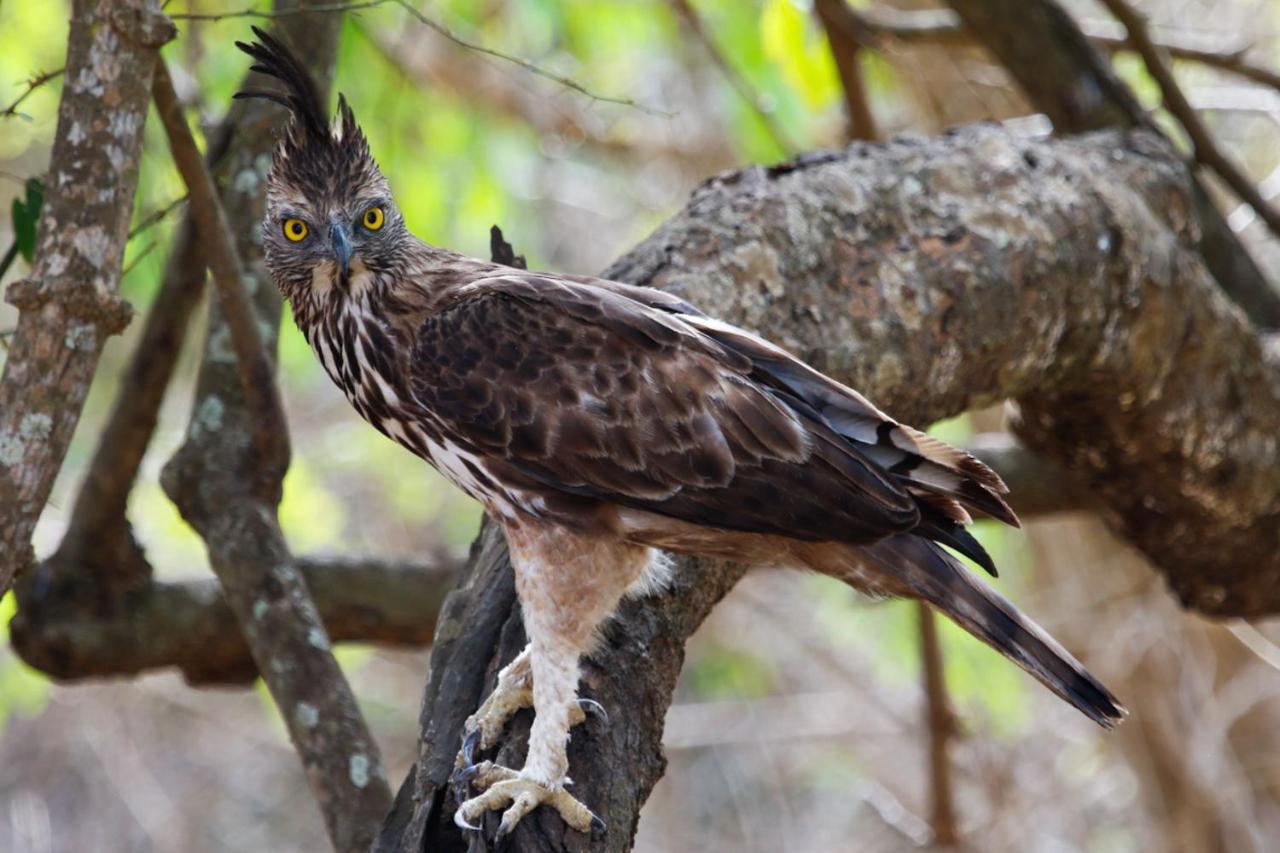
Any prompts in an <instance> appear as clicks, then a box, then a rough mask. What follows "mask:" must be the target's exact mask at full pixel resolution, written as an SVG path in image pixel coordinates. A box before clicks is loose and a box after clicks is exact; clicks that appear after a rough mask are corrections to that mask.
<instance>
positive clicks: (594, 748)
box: [376, 127, 1280, 851]
mask: <svg viewBox="0 0 1280 853" xmlns="http://www.w3.org/2000/svg"><path fill="white" fill-rule="evenodd" d="M975 163H981V164H982V168H981V169H976V168H974V165H973V164H975ZM1046 187H1052V190H1053V191H1052V192H1046ZM1191 195H1192V189H1191V185H1190V180H1189V176H1188V173H1187V170H1186V167H1185V164H1184V163H1183V161H1182V160H1181V158H1180V157H1179V156H1178V155H1177V153H1176V152H1175V151H1173V150H1172V148H1171V147H1169V146H1168V145H1166V144H1164V143H1163V142H1162V141H1161V140H1160V139H1159V138H1158V137H1154V136H1152V135H1150V134H1124V133H1114V132H1113V133H1104V134H1095V135H1091V136H1088V137H1084V138H1080V139H1070V140H1049V141H1037V142H1032V141H1028V140H1026V139H1024V138H1020V137H1018V136H1016V135H1014V134H1012V133H1011V132H1009V131H1006V130H1004V129H1002V128H997V127H980V128H970V129H963V130H959V131H956V132H953V133H952V134H950V135H948V136H946V137H943V138H940V139H933V140H918V139H911V140H901V141H896V142H893V143H889V144H887V145H884V146H869V145H862V144H858V145H854V146H851V147H850V148H849V149H847V150H845V151H839V152H817V153H814V154H810V155H806V156H804V157H801V158H800V159H798V160H797V161H795V162H793V163H788V164H782V165H780V166H776V167H773V168H770V169H764V168H759V167H757V168H751V169H747V170H744V171H741V172H733V173H727V174H724V175H721V176H719V177H718V178H715V179H713V180H711V181H709V182H708V183H706V184H705V185H703V187H701V188H700V189H699V190H698V191H697V192H696V193H695V194H694V197H693V198H692V199H691V201H690V203H689V205H688V206H687V207H686V208H685V210H684V211H683V212H681V213H680V214H678V215H677V216H676V217H674V218H673V219H672V220H670V221H669V222H667V223H666V224H665V225H663V226H662V227H660V228H659V229H658V230H657V232H656V233H654V234H653V235H652V236H651V237H650V238H649V239H648V240H646V241H645V242H644V243H643V244H642V245H641V246H640V247H638V248H637V249H636V250H634V251H632V252H631V253H629V254H628V255H627V256H625V257H624V258H622V259H621V260H619V261H618V262H617V263H615V264H614V265H613V266H612V267H610V269H609V270H607V271H606V273H605V274H606V275H607V276H608V277H610V278H613V279H616V280H620V281H626V282H631V283H634V284H642V285H651V286H657V287H661V288H665V289H668V290H670V291H672V292H675V293H678V294H679V295H680V296H682V297H684V298H686V299H688V300H689V301H691V302H693V303H694V304H698V305H704V306H715V309H716V311H717V313H718V314H720V315H721V316H723V317H724V318H725V319H726V320H729V321H731V322H735V323H739V324H742V325H745V326H747V327H749V328H752V329H755V330H756V331H758V332H760V333H761V334H763V335H765V336H767V337H769V338H772V339H774V340H776V341H778V342H780V343H782V344H784V345H786V346H788V347H789V348H790V349H792V350H793V351H795V352H798V353H800V354H801V355H803V356H805V357H806V358H807V359H808V360H810V361H811V362H812V363H813V364H814V365H815V366H817V367H818V368H820V369H823V370H826V371H828V372H830V373H831V374H832V375H834V376H836V377H837V378H840V379H842V380H844V381H848V382H850V383H851V384H853V385H854V386H855V387H858V388H860V389H861V390H863V391H865V392H866V393H867V394H868V395H869V396H871V397H872V399H875V400H876V401H877V402H879V403H880V404H881V405H882V406H884V407H886V408H887V409H888V410H889V411H890V412H891V413H893V414H894V415H895V416H896V417H899V418H902V419H904V420H906V421H908V422H912V423H929V422H931V421H933V420H936V419H938V418H941V417H943V416H946V415H950V414H955V413H957V412H960V411H963V410H965V409H970V408H976V407H979V406H984V405H989V404H991V403H992V402H994V401H997V400H1001V399H1005V398H1014V399H1016V400H1018V402H1019V405H1020V406H1021V409H1022V411H1023V413H1024V424H1023V427H1022V429H1023V431H1024V432H1025V433H1027V434H1028V435H1030V436H1031V437H1032V438H1033V439H1034V440H1036V441H1037V445H1038V446H1039V447H1040V448H1042V452H1044V453H1045V454H1046V455H1047V456H1048V457H1049V458H1050V459H1054V460H1060V461H1062V462H1064V463H1065V465H1066V466H1067V467H1069V468H1071V469H1073V471H1075V472H1078V473H1079V474H1080V475H1081V476H1083V477H1085V478H1087V480H1088V483H1089V486H1090V488H1091V489H1092V490H1093V492H1094V493H1095V494H1096V495H1097V496H1098V498H1099V500H1100V502H1103V503H1105V509H1106V512H1107V514H1108V517H1109V518H1110V520H1111V521H1112V523H1113V524H1114V525H1115V526H1117V527H1119V528H1120V529H1121V530H1122V532H1124V533H1125V534H1126V535H1128V536H1129V537H1130V538H1131V539H1132V540H1133V541H1135V542H1136V543H1137V544H1138V545H1139V547H1141V548H1142V549H1143V550H1144V551H1145V552H1146V553H1147V555H1148V556H1149V557H1151V559H1152V560H1153V562H1154V563H1155V564H1156V565H1157V566H1158V567H1159V568H1160V569H1161V570H1162V571H1164V572H1165V573H1166V575H1168V576H1169V578H1170V580H1171V583H1172V584H1173V586H1174V587H1175V589H1176V590H1177V591H1178V593H1179V594H1180V595H1182V597H1183V599H1184V600H1185V601H1187V602H1188V603H1190V604H1191V605H1193V606H1198V607H1200V608H1201V609H1203V610H1205V611H1207V612H1212V613H1215V614H1222V615H1226V614H1228V613H1253V614H1256V613H1262V612H1274V611H1276V610H1280V584H1276V583H1275V582H1274V580H1273V578H1274V577H1275V575H1276V574H1277V573H1280V498H1277V495H1280V464H1278V463H1280V449H1278V448H1277V443H1276V441H1275V440H1274V433H1275V430H1276V425H1277V424H1280V369H1277V367H1276V366H1275V365H1273V364H1269V363H1264V361H1263V358H1262V352H1261V346H1260V344H1259V340H1258V337H1257V336H1256V335H1255V333H1254V332H1253V330H1252V329H1251V327H1250V326H1249V325H1248V323H1247V322H1246V321H1245V320H1244V319H1243V318H1242V317H1241V316H1240V314H1239V313H1238V312H1237V311H1236V310H1235V309H1234V308H1233V307H1232V306H1231V305H1230V304H1229V303H1228V302H1227V301H1226V300H1225V299H1223V298H1222V297H1221V295H1220V293H1219V292H1218V289H1217V287H1216V286H1215V285H1214V284H1213V282H1212V280H1211V279H1210V278H1209V276H1208V274H1207V272H1206V271H1205V270H1204V268H1203V267H1201V266H1200V264H1199V261H1198V256H1197V255H1196V253H1195V250H1194V242H1195V236H1196V223H1195V219H1194V215H1193V213H1192V210H1193V208H1192V201H1191ZM796 222H803V223H804V227H803V228H797V227H794V226H793V225H788V224H787V223H796ZM1011 328H1017V329H1019V330H1020V333H1019V334H1018V335H1010V334H1008V330H1009V329H1011ZM1186 340H1190V341H1194V342H1195V345H1194V346H1188V345H1185V344H1184V341H1186ZM1246 388H1247V389H1249V390H1248V391H1247V392H1245V391H1244V389H1246ZM1055 413H1058V417H1066V416H1067V415H1069V418H1070V419H1069V422H1068V426H1069V431H1068V432H1067V433H1066V434H1067V435H1069V436H1070V438H1071V441H1070V443H1069V444H1066V443H1063V444H1054V443H1052V442H1050V441H1047V440H1044V436H1045V434H1049V435H1052V434H1055V432H1054V431H1055V428H1057V426H1058V424H1057V423H1055V421H1054V415H1055ZM1042 424H1043V425H1044V426H1043V427H1041V426H1040V425H1042ZM1099 460H1101V464H1099ZM741 572H742V569H741V568H740V567H736V566H730V565H725V564H720V563H714V562H709V561H702V560H682V561H680V563H679V568H678V571H677V573H676V579H675V582H674V585H673V587H672V589H670V590H668V591H667V592H665V593H664V594H662V595H660V596H656V597H653V598H649V599H645V600H643V601H631V602H628V603H626V604H625V605H624V606H623V608H622V611H621V613H620V614H619V615H618V617H617V618H616V619H615V620H614V621H613V622H611V624H610V626H609V628H608V630H607V631H606V636H605V642H604V643H603V645H602V648H601V649H600V651H599V652H598V653H596V654H595V655H593V657H592V658H591V659H590V660H588V661H587V662H586V664H585V673H586V674H585V676H584V680H583V685H584V691H585V693H586V694H587V695H590V696H591V697H593V698H595V699H597V700H598V701H600V702H602V703H603V704H604V706H605V707H606V709H607V710H608V711H609V712H610V714H611V715H613V718H614V720H615V722H614V723H613V724H612V725H610V726H608V727H604V728H593V727H591V726H588V727H586V728H585V729H580V730H577V731H575V732H574V736H573V739H572V741H571V745H570V766H571V774H572V776H573V778H574V780H575V783H576V784H575V788H574V791H575V794H576V795H577V796H579V797H580V798H581V799H583V801H584V802H585V803H587V804H588V805H589V806H591V807H592V808H593V809H596V810H597V813H599V814H600V815H601V816H602V817H603V818H604V819H605V820H606V821H607V822H608V824H609V827H610V830H609V834H608V836H607V837H606V838H605V839H604V841H603V843H602V844H600V845H599V846H598V847H597V848H594V849H602V850H607V851H622V850H626V849H628V848H629V847H630V842H631V838H632V837H633V833H634V831H635V821H636V817H637V814H638V812H639V808H640V805H641V804H642V803H643V802H644V799H645V797H646V796H647V795H648V792H649V790H650V788H651V786H652V785H653V783H654V782H655V781H656V779H657V778H658V776H659V775H660V774H661V772H662V767H663V760H662V757H661V752H660V742H661V731H662V719H663V715H664V713H665V710H666V707H667V705H668V703H669V701H670V695H671V689H672V686H673V685H674V683H675V679H676V675H677V673H678V671H679V667H680V664H681V660H682V655H683V647H684V642H685V640H686V639H687V638H688V636H689V635H690V634H691V633H692V632H693V630H695V629H696V627H697V626H698V624H699V623H700V622H701V621H702V619H703V617H704V616H705V615H706V613H707V611H708V610H709V609H710V607H711V606H712V604H714V603H715V602H716V601H717V600H718V599H719V598H720V597H721V596H722V595H723V594H724V593H725V592H726V591H727V590H728V589H729V588H730V587H731V586H732V585H733V584H734V583H735V582H736V581H737V579H738V578H739V577H740V575H741ZM463 626H466V630H463ZM522 633H523V632H522V631H521V630H520V629H519V614H518V609H517V607H516V605H515V603H514V592H513V590H512V586H511V578H510V571H509V569H508V568H507V565H506V562H505V556H504V551H503V549H502V546H501V542H500V537H498V536H497V534H496V533H495V532H494V531H493V530H488V531H486V533H485V534H484V536H483V537H482V539H481V541H480V543H479V545H478V547H477V549H476V551H474V552H473V557H472V560H471V563H470V565H469V568H468V570H467V572H466V574H465V575H464V580H463V582H462V586H461V587H460V589H459V590H458V591H456V592H455V593H453V594H452V595H451V596H450V597H449V598H448V599H447V600H446V604H445V609H444V612H443V613H442V615H441V619H440V624H439V626H438V628H437V639H436V644H437V645H436V647H435V650H434V651H433V661H432V670H431V671H432V675H431V681H430V683H429V684H428V688H427V696H426V699H425V702H424V706H423V718H422V725H423V730H422V742H421V753H420V756H419V761H418V765H417V768H416V771H415V773H414V774H411V777H410V779H409V780H407V782H406V784H405V786H404V787H402V789H401V792H400V795H399V796H398V798H397V804H396V807H395V808H394V809H393V812H392V815H391V816H390V817H389V818H388V821H387V822H386V824H384V828H383V833H382V837H381V838H380V841H379V845H378V847H377V848H376V849H379V850H419V849H423V847H424V846H425V848H426V849H431V850H457V849H463V847H464V843H463V841H462V840H461V839H460V837H459V835H458V833H457V830H456V829H455V828H454V827H453V824H452V823H451V821H450V817H451V812H452V809H453V808H454V798H453V797H452V796H451V795H450V794H449V792H448V791H447V780H448V775H449V772H450V771H451V769H452V766H453V758H454V754H455V753H456V751H457V749H458V746H459V742H458V738H459V733H460V729H461V725H462V721H463V719H464V718H465V716H466V715H467V714H468V713H470V712H471V711H472V710H474V708H475V707H476V705H477V703H478V702H479V700H480V699H481V697H482V693H483V690H484V689H485V687H486V686H491V685H492V680H493V673H494V672H496V670H497V668H498V667H499V666H500V665H501V663H503V662H504V661H506V660H509V659H510V658H511V657H512V656H513V655H514V654H515V653H516V652H517V651H518V650H519V648H520V647H521V644H522V642H523V639H522ZM527 722H528V717H527V715H526V716H522V717H519V718H517V720H516V721H515V722H514V723H513V724H512V726H511V728H510V730H509V737H508V740H507V742H506V744H505V745H504V747H503V750H502V752H500V754H499V756H498V760H499V761H501V762H503V763H507V764H511V763H512V762H516V766H518V761H519V752H520V749H521V747H520V745H521V743H522V742H523V741H522V739H523V738H524V736H525V734H526V733H527ZM543 811H545V810H542V811H540V812H538V813H536V814H535V815H531V816H530V818H528V819H526V821H524V822H523V823H522V824H521V825H520V827H519V828H518V829H517V833H518V834H517V837H516V839H515V843H516V844H517V845H518V849H521V850H564V849H576V846H575V845H579V844H580V843H581V839H576V838H569V837H568V836H566V835H565V834H564V830H563V827H562V825H561V824H560V823H559V821H558V819H557V818H556V817H555V816H554V815H553V814H544V813H542V812H543ZM467 843H469V844H470V845H471V848H472V849H473V850H474V849H486V848H485V847H484V842H483V841H482V840H481V839H479V838H476V837H471V838H469V839H468V842H467Z"/></svg>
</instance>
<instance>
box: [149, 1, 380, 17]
mask: <svg viewBox="0 0 1280 853" xmlns="http://www.w3.org/2000/svg"><path fill="white" fill-rule="evenodd" d="M393 2H396V0H366V2H363V3H332V4H330V5H328V6H302V7H299V8H297V9H273V10H272V11H270V12H267V11H264V10H262V9H255V8H254V7H252V6H249V7H247V8H244V9H240V10H238V11H234V12H177V13H174V14H172V15H170V16H169V17H170V18H171V19H173V20H175V21H223V20H226V19H228V18H285V17H288V16H290V15H313V14H321V13H325V12H359V11H360V10H362V9H372V8H374V7H375V6H382V5H384V4H386V3H393Z"/></svg>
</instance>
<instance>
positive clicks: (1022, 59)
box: [948, 0, 1280, 328]
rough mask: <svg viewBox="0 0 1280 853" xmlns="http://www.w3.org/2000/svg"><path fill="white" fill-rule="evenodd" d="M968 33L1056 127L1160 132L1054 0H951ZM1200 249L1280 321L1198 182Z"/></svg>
mask: <svg viewBox="0 0 1280 853" xmlns="http://www.w3.org/2000/svg"><path fill="white" fill-rule="evenodd" d="M948 4H949V5H950V6H951V8H953V9H954V10H955V11H956V12H958V13H959V15H960V17H961V19H962V20H963V21H964V23H965V26H966V28H967V29H968V31H969V33H970V34H971V35H972V36H973V38H974V39H976V40H977V41H978V42H979V43H981V44H982V45H984V46H985V47H986V48H987V49H988V50H990V51H991V52H992V53H993V54H994V55H995V56H996V58H997V59H999V60H1000V62H1001V64H1003V65H1004V67H1005V69H1006V70H1008V72H1009V73H1010V74H1011V75H1013V78H1014V79H1015V80H1017V82H1018V84H1019V85H1020V86H1021V87H1022V89H1023V91H1024V92H1025V93H1026V95H1027V97H1028V98H1029V99H1030V100H1031V102H1032V103H1033V104H1035V106H1036V108H1037V109H1039V110H1041V111H1042V112H1044V113H1045V114H1046V115H1047V116H1048V117H1049V119H1050V120H1051V121H1052V122H1053V126H1054V128H1055V129H1056V130H1057V131H1058V132H1059V133H1084V132H1087V131H1091V130H1099V129H1102V128H1108V127H1111V128H1144V129H1147V130H1152V131H1155V132H1159V131H1158V129H1157V128H1156V127H1155V126H1154V124H1153V122H1152V121H1151V119H1150V118H1149V117H1148V116H1147V114H1146V112H1145V111H1144V110H1143V109H1142V106H1141V104H1139V103H1138V101H1137V99H1136V98H1135V97H1134V95H1133V93H1132V92H1130V91H1129V89H1128V87H1127V86H1125V85H1124V83H1122V82H1121V81H1120V79H1119V78H1118V77H1116V75H1115V71H1114V70H1113V69H1112V67H1111V64H1110V63H1109V62H1107V61H1106V60H1105V59H1104V58H1103V57H1102V56H1101V55H1099V53H1098V52H1097V51H1096V50H1094V49H1093V47H1092V46H1091V45H1090V44H1089V41H1088V40H1087V39H1086V38H1085V36H1084V33H1082V32H1081V31H1080V28H1079V27H1078V26H1077V25H1076V23H1075V22H1074V21H1073V20H1072V18H1071V16H1070V15H1068V14H1067V12H1066V11H1065V10H1064V9H1063V8H1062V7H1061V6H1060V5H1058V3H1057V2H1055V0H948ZM1193 190H1194V192H1193V199H1194V202H1195V215H1196V219H1198V220H1199V224H1200V231H1199V233H1200V244H1199V249H1200V253H1201V255H1202V256H1203V257H1204V262H1205V265H1206V266H1207V267H1208V268H1209V271H1210V272H1211V273H1213V277H1214V278H1215V279H1217V281H1218V284H1219V285H1220V286H1221V287H1222V289H1223V290H1225V291H1226V292H1227V294H1228V295H1230V296H1231V298H1232V299H1234V300H1235V301H1236V303H1237V304H1239V305H1240V307H1242V308H1243V309H1244V310H1245V312H1246V313H1247V314H1248V315H1249V317H1250V319H1252V320H1253V322H1254V323H1255V324H1257V325H1258V326H1260V327H1262V328H1280V291H1277V290H1276V288H1275V286H1274V285H1272V284H1271V283H1270V282H1269V281H1267V279H1266V277H1265V276H1263V274H1262V272H1261V270H1259V269H1258V267H1257V265H1256V264H1255V263H1254V261H1253V259H1252V258H1251V257H1250V256H1249V253H1248V252H1247V251H1246V250H1245V248H1244V246H1242V245H1241V244H1240V241H1239V239H1238V238H1237V237H1236V235H1235V234H1234V233H1233V232H1232V230H1231V228H1230V226H1228V225H1227V221H1226V218H1225V217H1224V216H1223V215H1222V213H1221V212H1220V211H1219V210H1218V209H1217V208H1216V207H1215V206H1214V204H1213V200H1212V199H1211V198H1210V197H1209V194H1208V193H1207V192H1206V191H1205V189H1204V187H1203V186H1201V185H1200V183H1199V182H1198V181H1196V182H1195V183H1194V184H1193Z"/></svg>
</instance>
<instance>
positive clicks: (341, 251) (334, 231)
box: [329, 222, 351, 284]
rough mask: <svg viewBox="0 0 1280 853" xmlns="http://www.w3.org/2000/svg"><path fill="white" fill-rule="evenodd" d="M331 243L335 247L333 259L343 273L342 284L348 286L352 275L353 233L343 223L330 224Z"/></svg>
mask: <svg viewBox="0 0 1280 853" xmlns="http://www.w3.org/2000/svg"><path fill="white" fill-rule="evenodd" d="M329 243H330V245H331V246H332V247H333V259H334V261H336V262H337V264H338V269H339V271H341V273H342V283H343V284H346V282H347V277H348V276H349V275H350V273H351V232H350V231H348V230H347V226H345V225H343V224H342V223H341V222H331V223H329Z"/></svg>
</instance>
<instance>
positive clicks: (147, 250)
mask: <svg viewBox="0 0 1280 853" xmlns="http://www.w3.org/2000/svg"><path fill="white" fill-rule="evenodd" d="M156 245H157V243H156V241H155V240H152V241H151V242H150V243H148V244H147V245H146V246H144V247H143V248H142V251H141V252H139V253H138V254H137V255H136V256H135V257H134V259H133V260H131V261H129V263H127V264H125V266H124V269H122V270H121V271H120V277H121V278H124V277H125V276H127V275H128V274H129V273H131V272H133V268H134V267H136V266H137V265H138V264H139V263H141V262H142V259H143V258H145V257H146V256H147V255H149V254H151V253H152V252H154V251H155V248H156Z"/></svg>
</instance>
